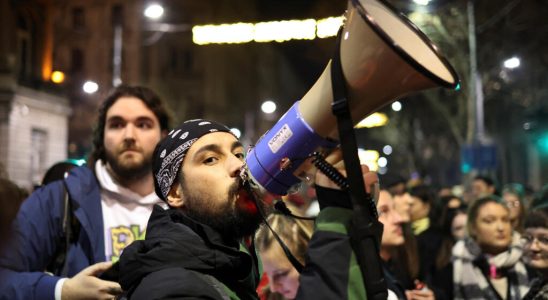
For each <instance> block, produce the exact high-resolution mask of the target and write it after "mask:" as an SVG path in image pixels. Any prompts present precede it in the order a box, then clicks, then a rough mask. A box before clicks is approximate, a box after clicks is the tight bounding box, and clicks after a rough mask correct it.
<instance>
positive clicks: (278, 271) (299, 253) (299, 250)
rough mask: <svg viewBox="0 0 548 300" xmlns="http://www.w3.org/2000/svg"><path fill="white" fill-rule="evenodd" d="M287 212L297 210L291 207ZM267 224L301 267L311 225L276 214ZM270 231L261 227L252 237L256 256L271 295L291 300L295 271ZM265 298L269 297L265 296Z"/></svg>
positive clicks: (294, 289) (310, 234)
mask: <svg viewBox="0 0 548 300" xmlns="http://www.w3.org/2000/svg"><path fill="white" fill-rule="evenodd" d="M291 211H293V212H295V211H297V210H296V209H295V208H291ZM297 214H299V213H297ZM299 215H301V214H299ZM267 222H268V224H270V227H271V228H272V230H273V231H274V232H276V233H277V234H278V235H279V237H280V238H281V240H282V241H283V242H284V243H285V245H286V246H287V248H288V249H289V251H290V252H291V253H292V254H293V256H294V257H295V258H296V259H297V261H299V262H300V263H301V264H302V265H304V264H305V253H306V249H307V248H308V243H309V242H310V239H311V238H312V232H313V231H314V228H313V225H314V224H313V223H312V222H311V221H308V220H300V219H296V218H293V217H290V216H286V215H282V214H277V213H275V214H272V215H270V216H269V217H268V218H267ZM272 230H270V229H269V228H268V227H267V226H261V228H260V229H259V230H258V231H257V234H256V236H255V244H256V245H257V250H258V251H259V254H260V258H261V261H262V264H263V270H264V272H265V274H266V275H267V277H268V281H269V285H268V288H269V290H270V292H271V293H273V294H274V293H275V294H280V295H282V296H283V299H295V297H296V295H297V290H298V288H299V272H298V271H297V270H296V269H295V267H294V266H293V265H292V264H291V262H290V261H289V259H288V258H287V257H286V255H285V253H284V251H283V249H282V247H281V246H280V245H279V243H278V241H277V240H276V238H275V237H274V234H273V233H272ZM267 299H272V298H271V297H267Z"/></svg>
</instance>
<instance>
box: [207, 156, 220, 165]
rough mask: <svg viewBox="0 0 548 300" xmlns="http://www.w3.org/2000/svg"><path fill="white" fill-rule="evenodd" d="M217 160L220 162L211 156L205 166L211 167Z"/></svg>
mask: <svg viewBox="0 0 548 300" xmlns="http://www.w3.org/2000/svg"><path fill="white" fill-rule="evenodd" d="M217 160H219V159H218V158H217V157H214V156H211V157H208V158H206V159H204V164H207V165H210V164H213V163H215V162H216V161H217Z"/></svg>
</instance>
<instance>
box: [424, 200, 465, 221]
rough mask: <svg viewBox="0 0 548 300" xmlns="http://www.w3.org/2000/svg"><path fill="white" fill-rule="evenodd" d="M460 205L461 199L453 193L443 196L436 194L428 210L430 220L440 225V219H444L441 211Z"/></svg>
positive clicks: (461, 203) (462, 203)
mask: <svg viewBox="0 0 548 300" xmlns="http://www.w3.org/2000/svg"><path fill="white" fill-rule="evenodd" d="M462 205H464V202H463V201H462V199H461V198H459V197H457V196H455V195H453V194H447V195H444V196H439V195H438V197H437V198H436V200H435V201H434V203H433V207H432V209H431V211H430V222H431V223H432V224H436V225H438V226H441V224H442V223H443V220H442V219H444V216H443V213H444V212H447V211H448V210H447V209H448V208H449V209H451V208H458V207H461V206H462Z"/></svg>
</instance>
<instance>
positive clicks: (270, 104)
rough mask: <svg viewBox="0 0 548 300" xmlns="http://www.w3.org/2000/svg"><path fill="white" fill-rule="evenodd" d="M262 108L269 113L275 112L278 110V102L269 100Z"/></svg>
mask: <svg viewBox="0 0 548 300" xmlns="http://www.w3.org/2000/svg"><path fill="white" fill-rule="evenodd" d="M261 110H262V111H263V112H264V113H265V114H267V115H269V114H271V113H274V112H275V111H276V103H274V101H271V100H267V101H265V102H263V104H262V105H261Z"/></svg>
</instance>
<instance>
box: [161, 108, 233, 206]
mask: <svg viewBox="0 0 548 300" xmlns="http://www.w3.org/2000/svg"><path fill="white" fill-rule="evenodd" d="M212 132H228V133H231V131H230V129H229V128H228V127H226V126H225V125H223V124H220V123H217V122H214V121H210V120H203V119H195V120H189V121H186V122H184V123H183V124H181V125H180V126H178V127H177V128H175V129H173V130H171V132H170V133H169V134H168V136H167V137H165V138H164V139H163V140H161V141H160V143H158V145H157V146H156V149H154V155H153V162H152V172H153V174H154V188H155V191H156V194H158V197H160V198H161V199H163V200H164V201H165V200H166V199H167V195H168V193H169V190H170V189H171V186H172V185H173V182H174V181H175V178H177V173H178V172H179V168H180V167H181V163H182V162H183V158H184V157H185V155H186V153H187V151H188V149H190V147H191V146H192V144H194V142H196V141H197V140H198V139H199V138H200V137H202V136H203V135H206V134H208V133H212Z"/></svg>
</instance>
